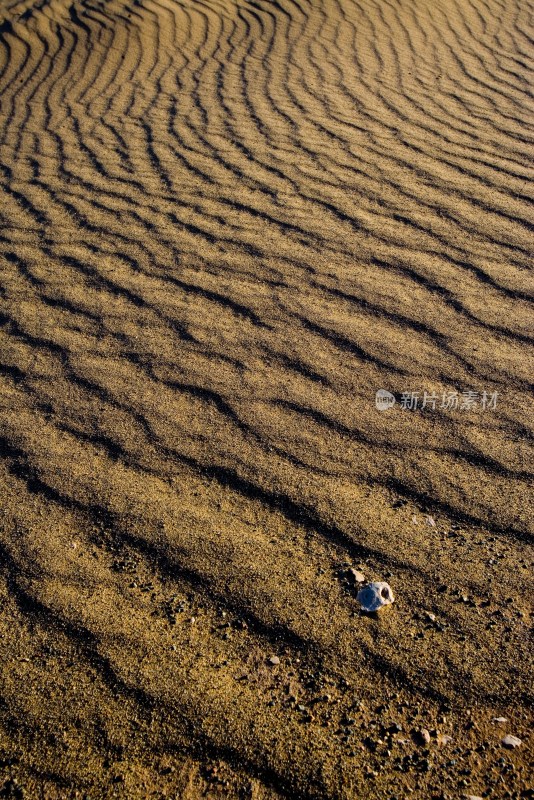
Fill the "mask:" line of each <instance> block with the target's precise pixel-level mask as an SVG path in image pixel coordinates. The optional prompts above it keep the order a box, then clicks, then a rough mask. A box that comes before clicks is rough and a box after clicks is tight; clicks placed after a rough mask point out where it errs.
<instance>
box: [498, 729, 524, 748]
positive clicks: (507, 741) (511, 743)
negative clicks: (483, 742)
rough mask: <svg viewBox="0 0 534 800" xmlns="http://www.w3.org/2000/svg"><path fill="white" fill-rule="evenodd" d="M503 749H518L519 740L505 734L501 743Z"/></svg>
mask: <svg viewBox="0 0 534 800" xmlns="http://www.w3.org/2000/svg"><path fill="white" fill-rule="evenodd" d="M501 744H502V746H503V747H509V748H510V749H511V750H513V749H514V748H516V747H519V746H520V745H521V744H522V742H521V739H518V738H517V736H512V734H511V733H509V734H507V735H506V736H505V737H504V739H503V740H502V741H501Z"/></svg>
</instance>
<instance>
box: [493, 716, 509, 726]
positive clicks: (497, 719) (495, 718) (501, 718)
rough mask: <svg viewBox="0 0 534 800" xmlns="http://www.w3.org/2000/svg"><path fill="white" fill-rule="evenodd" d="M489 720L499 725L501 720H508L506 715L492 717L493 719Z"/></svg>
mask: <svg viewBox="0 0 534 800" xmlns="http://www.w3.org/2000/svg"><path fill="white" fill-rule="evenodd" d="M491 721H492V722H497V723H498V724H499V725H501V724H502V723H503V722H508V720H507V719H506V717H493V719H492V720H491Z"/></svg>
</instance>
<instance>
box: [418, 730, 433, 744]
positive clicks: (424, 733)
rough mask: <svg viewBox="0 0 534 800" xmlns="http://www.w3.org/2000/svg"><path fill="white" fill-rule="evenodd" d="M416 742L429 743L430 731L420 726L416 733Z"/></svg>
mask: <svg viewBox="0 0 534 800" xmlns="http://www.w3.org/2000/svg"><path fill="white" fill-rule="evenodd" d="M416 739H417V744H420V745H427V744H430V732H429V731H428V730H427V729H426V728H421V730H419V731H417V734H416Z"/></svg>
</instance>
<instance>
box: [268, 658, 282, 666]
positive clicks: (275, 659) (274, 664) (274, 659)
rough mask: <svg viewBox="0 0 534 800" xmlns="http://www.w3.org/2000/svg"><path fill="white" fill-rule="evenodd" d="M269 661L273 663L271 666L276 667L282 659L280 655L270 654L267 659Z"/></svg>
mask: <svg viewBox="0 0 534 800" xmlns="http://www.w3.org/2000/svg"><path fill="white" fill-rule="evenodd" d="M267 663H268V664H270V665H271V667H276V666H277V665H278V664H279V663H280V659H279V658H278V656H270V657H269V658H268V659H267Z"/></svg>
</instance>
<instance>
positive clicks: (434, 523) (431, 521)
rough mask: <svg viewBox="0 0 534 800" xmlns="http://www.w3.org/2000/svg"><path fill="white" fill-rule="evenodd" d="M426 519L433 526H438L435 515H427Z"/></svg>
mask: <svg viewBox="0 0 534 800" xmlns="http://www.w3.org/2000/svg"><path fill="white" fill-rule="evenodd" d="M426 521H427V523H428V524H429V525H430V527H431V528H435V527H436V520H435V519H434V517H427V518H426Z"/></svg>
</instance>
